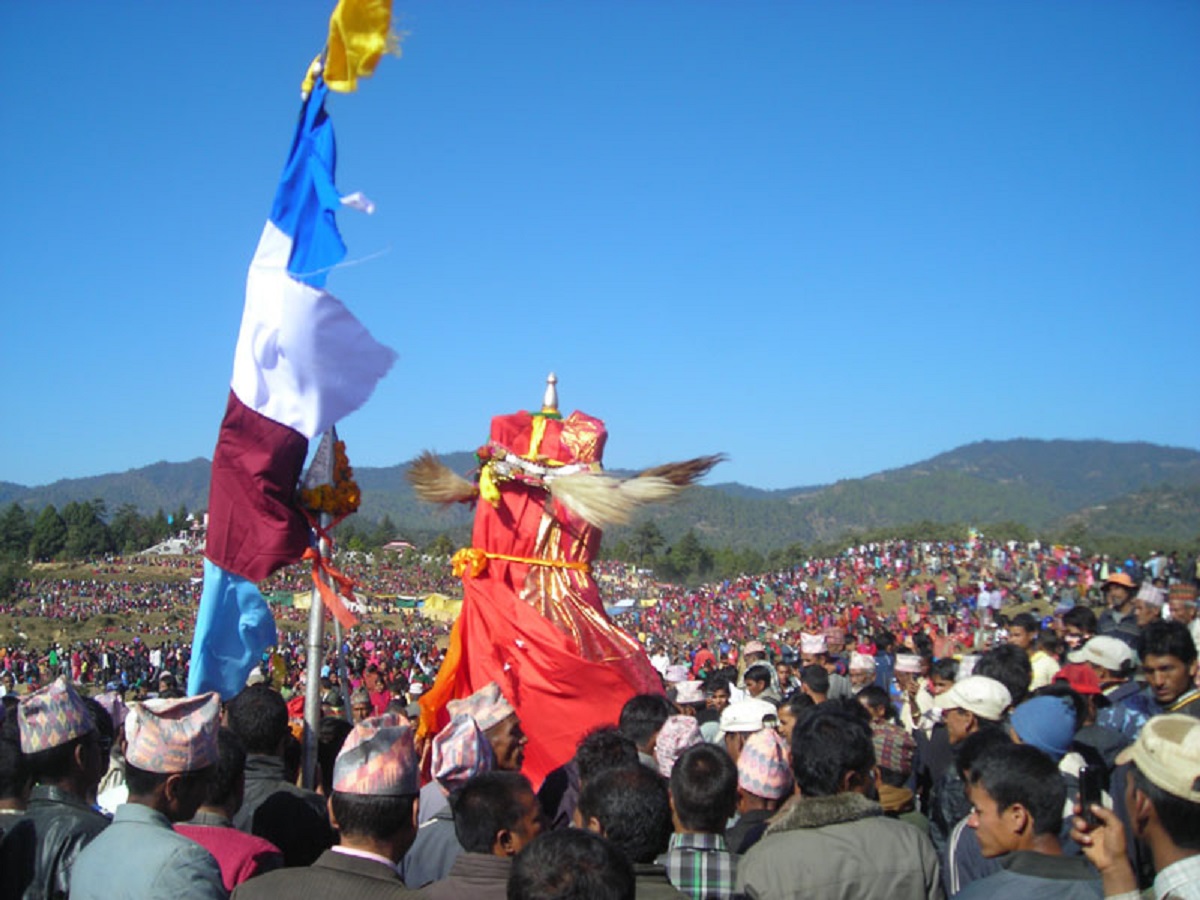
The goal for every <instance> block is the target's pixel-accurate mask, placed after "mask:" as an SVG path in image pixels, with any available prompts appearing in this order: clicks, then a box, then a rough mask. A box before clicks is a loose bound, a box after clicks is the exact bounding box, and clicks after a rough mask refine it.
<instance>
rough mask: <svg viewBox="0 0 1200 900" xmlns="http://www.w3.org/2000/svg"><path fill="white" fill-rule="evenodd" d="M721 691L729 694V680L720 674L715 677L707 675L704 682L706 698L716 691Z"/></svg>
mask: <svg viewBox="0 0 1200 900" xmlns="http://www.w3.org/2000/svg"><path fill="white" fill-rule="evenodd" d="M720 690H723V691H725V693H727V694H728V693H731V691H730V683H729V679H728V678H726V677H725V676H724V675H722V674H721V673H720V672H718V673H716V674H715V675H709V676H708V678H707V679H706V680H705V682H704V693H705V695H706V696H712V695H713V694H715V693H716V692H717V691H720Z"/></svg>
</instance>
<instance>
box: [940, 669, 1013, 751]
mask: <svg viewBox="0 0 1200 900" xmlns="http://www.w3.org/2000/svg"><path fill="white" fill-rule="evenodd" d="M1018 652H1019V651H1018ZM1011 700H1012V698H1011V695H1010V694H1009V692H1008V689H1007V688H1005V686H1004V685H1003V684H1001V683H1000V682H999V681H997V680H996V679H994V678H989V677H987V676H986V675H969V676H968V677H966V678H964V679H963V680H962V681H959V682H956V683H955V685H954V687H952V688H951V689H950V690H948V691H946V692H945V693H944V694H938V695H937V697H935V698H934V700H933V705H934V706H935V707H937V708H938V709H940V710H942V711H943V713H942V720H943V721H944V722H945V723H946V736H947V737H948V738H949V739H950V743H951V744H957V743H959V742H961V741H962V740H964V739H965V738H966V737H967V736H968V735H970V734H973V733H974V732H976V731H978V730H979V729H980V728H982V727H984V726H986V725H988V724H995V723H997V722H999V721H1000V720H1001V719H1002V718H1004V713H1005V710H1007V709H1008V707H1009V705H1010V703H1011Z"/></svg>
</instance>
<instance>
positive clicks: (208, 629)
mask: <svg viewBox="0 0 1200 900" xmlns="http://www.w3.org/2000/svg"><path fill="white" fill-rule="evenodd" d="M235 622H236V623H237V627H236V628H231V627H230V626H231V625H232V624H233V623H235ZM275 641H276V633H275V619H274V617H272V615H271V610H270V608H269V607H268V606H267V601H266V600H264V599H263V595H262V594H260V593H259V591H258V588H257V587H256V586H255V584H254V582H252V581H247V580H246V579H245V578H242V577H241V576H240V575H234V574H232V573H230V572H226V571H225V570H224V569H222V568H221V567H220V566H218V565H216V564H215V563H213V562H212V561H210V560H208V559H206V560H204V593H203V595H202V596H201V598H200V610H199V613H198V614H197V616H196V635H195V638H194V639H193V641H192V664H191V671H190V672H189V674H188V694H189V695H190V696H193V697H194V696H196V695H197V694H202V693H204V692H206V691H216V692H217V693H218V694H220V695H221V699H222V700H230V699H232V698H233V697H236V696H237V695H238V694H240V693H241V692H242V688H244V687H245V686H246V678H247V677H248V676H249V675H250V670H251V669H252V668H254V665H255V664H256V663H257V662H258V661H259V660H260V659H261V658H262V652H263V651H264V650H266V649H267V648H268V647H271V646H274V644H275Z"/></svg>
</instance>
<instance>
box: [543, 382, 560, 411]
mask: <svg viewBox="0 0 1200 900" xmlns="http://www.w3.org/2000/svg"><path fill="white" fill-rule="evenodd" d="M556 384H558V376H557V375H555V374H554V373H553V372H551V373H550V374H549V375H547V376H546V393H545V395H544V396H543V397H542V412H558V388H557V387H555V385H556Z"/></svg>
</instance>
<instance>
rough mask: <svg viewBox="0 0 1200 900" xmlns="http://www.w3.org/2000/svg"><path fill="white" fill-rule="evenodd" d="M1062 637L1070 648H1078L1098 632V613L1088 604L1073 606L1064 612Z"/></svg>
mask: <svg viewBox="0 0 1200 900" xmlns="http://www.w3.org/2000/svg"><path fill="white" fill-rule="evenodd" d="M1062 625H1063V629H1062V638H1063V643H1064V644H1066V645H1067V649H1068V650H1078V649H1079V648H1080V647H1082V646H1083V645H1084V644H1086V643H1087V642H1088V641H1090V640H1091V639H1092V637H1093V636H1094V635H1095V634H1096V627H1097V623H1096V614H1095V613H1094V612H1092V611H1091V610H1090V609H1088V608H1087V607H1086V606H1073V607H1071V608H1070V609H1068V610H1067V611H1066V612H1065V613H1063V617H1062Z"/></svg>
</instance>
